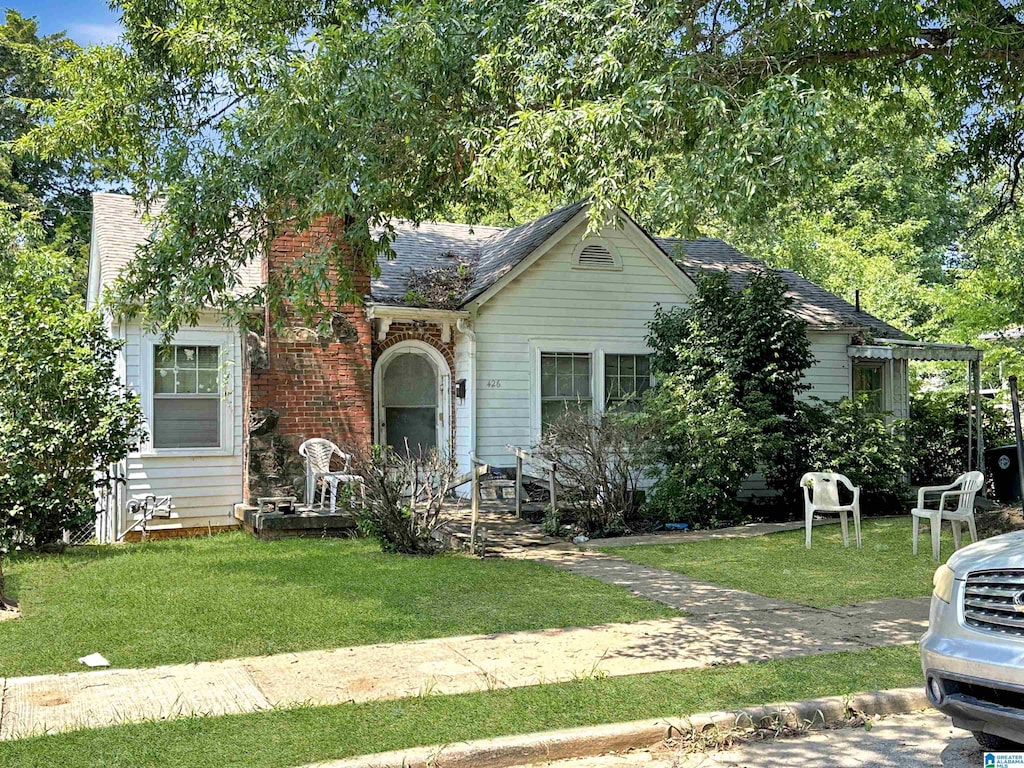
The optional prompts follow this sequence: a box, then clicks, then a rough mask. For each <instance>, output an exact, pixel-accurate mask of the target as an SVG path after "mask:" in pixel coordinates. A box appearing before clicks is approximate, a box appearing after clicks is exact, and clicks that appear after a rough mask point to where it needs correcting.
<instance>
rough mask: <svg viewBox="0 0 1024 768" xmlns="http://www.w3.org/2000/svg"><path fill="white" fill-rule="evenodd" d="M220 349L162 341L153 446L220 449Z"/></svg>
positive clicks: (156, 355) (156, 362)
mask: <svg viewBox="0 0 1024 768" xmlns="http://www.w3.org/2000/svg"><path fill="white" fill-rule="evenodd" d="M220 420H221V392H220V347H217V346H202V345H195V344H161V345H157V346H156V347H155V348H154V350H153V424H152V427H153V436H152V440H153V447H154V448H157V449H159V448H219V447H220V443H221V424H220Z"/></svg>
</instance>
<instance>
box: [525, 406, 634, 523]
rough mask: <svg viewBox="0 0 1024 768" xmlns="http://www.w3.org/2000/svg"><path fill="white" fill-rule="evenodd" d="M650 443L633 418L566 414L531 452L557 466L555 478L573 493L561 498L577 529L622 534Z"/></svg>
mask: <svg viewBox="0 0 1024 768" xmlns="http://www.w3.org/2000/svg"><path fill="white" fill-rule="evenodd" d="M649 442H650V427H649V426H648V422H647V421H646V420H644V419H642V418H641V417H639V416H638V415H637V414H634V413H629V412H627V411H611V412H609V413H606V414H601V415H591V414H589V413H581V412H579V411H576V410H569V411H567V412H566V413H565V415H563V416H562V417H561V418H559V419H558V420H556V421H555V423H554V424H552V425H550V426H549V427H548V428H547V429H546V430H545V433H544V437H543V438H542V439H541V442H540V444H538V445H537V446H536V448H535V449H534V453H535V454H536V455H537V456H538V457H540V458H543V459H547V460H548V461H551V462H554V463H555V464H557V465H558V470H557V475H558V478H559V480H560V481H561V483H562V484H563V485H566V486H568V487H569V488H571V489H572V491H571V492H570V493H568V494H566V495H565V496H564V500H565V501H567V502H568V503H569V504H571V505H572V507H573V509H574V511H575V513H576V515H575V517H576V529H577V530H578V531H579V532H580V533H584V534H586V535H587V536H607V535H610V534H614V533H621V532H623V531H624V530H626V527H627V519H628V518H630V517H633V516H634V515H633V513H635V512H636V510H637V509H638V507H639V504H638V499H639V487H640V482H641V480H642V479H643V476H644V474H645V466H646V458H647V456H648V454H649V451H648V444H649ZM557 522H558V517H557V514H556V515H555V525H557Z"/></svg>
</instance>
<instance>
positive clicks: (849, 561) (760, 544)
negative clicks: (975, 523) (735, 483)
mask: <svg viewBox="0 0 1024 768" xmlns="http://www.w3.org/2000/svg"><path fill="white" fill-rule="evenodd" d="M921 530H922V537H921V540H920V542H919V544H918V554H917V556H916V557H915V556H914V555H913V554H911V527H910V516H909V515H907V517H906V519H892V518H889V519H876V520H871V519H868V520H863V521H862V531H861V532H862V541H863V544H864V547H863V549H859V550H858V549H857V548H856V547H854V546H853V525H852V521H851V525H850V538H851V545H850V548H849V549H844V548H843V539H842V532H841V530H840V527H839V525H828V526H818V527H816V528H815V529H814V531H813V533H812V537H811V549H810V550H807V549H805V548H804V531H803V530H799V531H790V532H786V533H774V534H771V535H768V536H757V537H754V538H748V539H717V540H710V541H694V542H687V543H684V544H666V545H649V546H631V547H614V548H612V547H609V548H606V549H605V550H604V551H605V552H607V553H608V554H611V555H616V556H619V557H624V558H626V559H627V560H633V561H634V562H637V563H643V564H645V565H651V566H655V567H657V568H665V569H667V570H670V571H677V572H678V573H683V574H686V575H687V576H692V577H694V578H697V579H702V580H704V581H711V582H714V583H715V584H722V585H724V586H728V587H734V588H736V589H743V590H746V591H748V592H754V593H756V594H759V595H766V596H768V597H775V598H780V599H782V600H788V601H790V602H794V603H800V604H803V605H811V606H816V607H819V608H825V607H829V606H835V605H849V604H851V603H856V602H861V601H864V600H878V599H881V598H887V597H926V596H927V595H929V594H930V593H931V589H932V582H931V579H932V574H933V573H934V572H935V568H936V563H935V562H934V561H933V560H932V547H931V538H930V537H929V534H928V529H927V525H923V526H922V527H921ZM965 536H966V531H965ZM967 540H968V541H969V538H968V539H967ZM942 548H943V549H942V551H943V553H944V554H945V556H947V557H948V556H949V555H950V554H952V552H953V539H952V536H951V535H950V533H949V529H948V527H947V529H946V531H945V533H944V535H943V542H942Z"/></svg>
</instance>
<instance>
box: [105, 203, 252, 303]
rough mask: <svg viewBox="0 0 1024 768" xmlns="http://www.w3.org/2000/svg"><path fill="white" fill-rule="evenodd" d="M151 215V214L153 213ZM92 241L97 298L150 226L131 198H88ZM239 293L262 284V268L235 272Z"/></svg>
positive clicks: (131, 256) (148, 233)
mask: <svg viewBox="0 0 1024 768" xmlns="http://www.w3.org/2000/svg"><path fill="white" fill-rule="evenodd" d="M154 213H155V211H154ZM92 217H93V221H92V225H93V237H94V238H95V244H96V246H97V249H98V252H99V290H100V294H102V293H103V291H104V290H105V289H106V288H107V286H109V285H110V284H111V283H113V281H114V280H115V278H117V276H118V275H119V274H120V273H121V270H122V269H124V267H125V266H126V265H127V264H128V263H129V262H130V261H131V260H132V259H134V258H135V251H136V249H137V248H138V247H139V246H140V245H142V244H144V243H145V242H146V241H147V240H149V238H150V236H151V235H152V234H153V226H152V224H151V223H150V222H148V221H146V220H145V218H144V216H143V213H142V211H140V210H139V208H138V206H137V205H136V203H135V200H134V198H132V197H130V196H128V195H118V194H114V193H112V192H94V193H93V196H92ZM238 277H239V279H240V281H241V285H240V286H239V291H241V292H243V293H244V292H246V291H249V290H251V289H252V288H255V287H258V286H259V285H261V284H262V282H263V264H262V263H261V262H254V263H250V264H247V265H246V266H245V267H242V268H241V269H239V271H238Z"/></svg>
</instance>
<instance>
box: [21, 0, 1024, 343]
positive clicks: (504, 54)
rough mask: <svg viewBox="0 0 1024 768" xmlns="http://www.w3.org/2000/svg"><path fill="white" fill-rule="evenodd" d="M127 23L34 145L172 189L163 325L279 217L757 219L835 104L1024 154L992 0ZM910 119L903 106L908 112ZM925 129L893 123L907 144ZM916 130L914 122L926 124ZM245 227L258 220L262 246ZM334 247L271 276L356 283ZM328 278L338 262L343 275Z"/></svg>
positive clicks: (223, 14) (974, 160)
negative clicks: (551, 207)
mask: <svg viewBox="0 0 1024 768" xmlns="http://www.w3.org/2000/svg"><path fill="white" fill-rule="evenodd" d="M115 5H116V6H118V7H120V9H121V11H122V17H123V22H124V25H125V29H126V34H125V40H124V42H123V44H122V45H120V46H118V47H104V48H95V49H91V50H90V51H88V53H87V54H86V55H85V57H84V60H83V61H81V62H79V63H77V64H76V65H74V66H68V67H63V68H61V70H60V81H59V82H60V88H61V92H62V96H63V98H62V99H61V100H59V101H57V102H55V103H53V104H50V105H48V106H46V107H45V108H44V110H43V114H44V115H45V118H46V120H45V124H44V125H43V127H41V128H40V129H39V130H38V131H37V132H36V133H35V134H34V135H32V136H31V138H30V139H29V140H28V141H26V142H25V143H26V144H31V146H33V147H34V148H36V149H39V150H41V151H42V152H43V153H44V155H45V156H47V157H61V156H65V155H66V154H68V153H70V152H75V153H78V156H79V157H83V158H85V159H87V160H89V161H91V162H94V163H100V164H102V165H103V166H104V167H105V168H106V169H107V170H109V171H110V172H112V173H115V174H116V175H118V176H121V177H123V178H125V179H126V180H127V181H128V182H129V183H130V184H131V186H132V188H133V189H135V190H136V191H137V193H138V195H139V196H140V198H141V199H142V200H143V201H145V202H150V203H152V202H155V201H156V200H158V199H159V200H162V201H164V206H163V208H162V214H161V216H160V227H159V231H158V235H157V236H156V237H155V238H154V240H153V242H152V243H150V244H149V245H147V246H146V248H145V249H144V253H143V258H141V259H140V260H138V261H137V262H136V265H135V267H134V268H133V269H132V270H131V271H130V272H129V273H128V274H127V275H126V277H125V280H124V281H123V284H122V290H121V298H122V300H124V301H126V302H130V303H132V304H133V305H135V306H136V308H138V309H140V310H142V311H143V312H145V313H146V315H147V316H148V318H149V319H150V320H152V321H153V322H159V323H164V324H166V325H169V326H171V327H173V326H174V325H175V324H177V323H180V322H182V321H185V320H188V319H190V318H191V317H193V316H194V312H195V308H196V307H198V306H200V305H201V304H204V303H207V304H208V303H211V302H213V303H217V304H221V305H224V306H227V307H228V308H231V307H232V306H233V305H234V300H233V299H232V298H231V296H232V292H231V290H230V289H231V288H232V287H233V285H232V283H233V280H232V277H231V273H232V271H233V270H234V269H235V268H236V267H237V266H238V265H239V264H241V263H243V262H244V261H246V260H248V259H250V258H252V256H253V255H254V253H256V252H257V251H259V250H260V249H261V248H262V240H263V238H264V237H265V236H267V235H272V234H273V232H274V231H275V229H276V228H277V227H279V226H280V225H281V224H282V222H283V221H284V220H285V219H292V221H293V223H295V224H297V225H298V226H300V227H301V226H303V225H304V224H305V223H307V222H309V221H311V220H313V219H315V218H317V217H319V216H321V215H323V214H325V213H333V214H339V215H341V216H342V217H343V218H344V220H345V222H346V224H347V227H348V233H347V234H348V239H349V240H350V241H351V242H353V243H354V244H356V245H357V246H359V247H360V248H361V249H362V251H363V252H364V253H365V255H366V257H367V258H368V259H372V258H373V257H374V256H375V255H376V253H375V250H374V249H375V246H374V245H373V244H372V242H371V241H370V237H369V229H370V227H371V226H372V225H376V224H379V223H381V222H386V221H387V219H388V217H391V216H401V217H405V218H411V219H422V218H425V217H428V216H435V215H438V214H439V212H445V211H448V210H450V209H451V207H452V206H453V205H458V206H460V210H462V211H465V212H466V215H467V216H470V217H475V216H476V215H482V214H483V213H484V212H486V211H492V210H493V209H494V208H495V207H496V206H498V205H499V204H501V203H503V202H507V201H503V200H502V190H503V188H504V186H503V184H502V183H501V181H502V179H503V178H504V177H505V176H507V175H513V176H517V177H521V178H523V179H524V180H525V182H526V184H527V185H528V186H529V188H530V189H531V192H533V193H536V194H541V195H550V196H553V197H558V198H573V197H580V196H583V195H587V194H591V195H593V196H594V197H595V198H596V200H597V202H598V203H599V205H597V206H595V209H594V210H595V216H597V215H599V213H600V210H601V208H602V206H603V205H604V204H608V203H612V202H615V203H619V204H622V205H624V206H625V207H627V208H628V209H630V210H634V211H641V212H644V213H645V214H646V215H645V217H644V218H645V219H646V221H647V223H650V224H652V225H654V226H656V227H657V228H659V229H665V230H671V231H678V232H688V231H691V230H692V229H693V228H694V226H695V225H696V224H697V223H698V222H699V221H700V220H701V219H702V217H709V216H711V217H719V218H724V217H728V218H729V220H730V221H733V222H742V221H753V220H757V219H759V218H762V217H763V216H764V214H765V212H766V211H767V210H769V209H770V208H771V207H772V206H773V205H774V204H775V201H777V200H778V199H780V198H782V197H786V196H794V195H802V194H803V193H804V192H805V191H806V190H807V189H808V188H809V186H810V185H811V184H812V182H813V181H814V180H815V178H816V177H817V176H818V175H819V174H820V171H821V169H822V168H823V164H824V163H825V161H826V160H827V158H828V157H829V150H830V147H829V135H828V131H827V130H826V126H825V121H826V119H827V118H828V116H829V110H831V109H833V108H834V105H835V104H836V103H838V102H839V101H841V100H843V99H859V98H865V97H875V96H877V97H878V98H886V97H887V95H888V94H891V93H892V92H893V90H894V88H900V89H905V88H926V89H927V90H928V92H929V93H931V94H932V95H933V97H934V104H935V107H936V109H935V114H934V119H935V120H936V121H937V123H938V125H939V126H940V127H941V129H942V130H943V131H944V132H946V133H947V134H949V135H950V136H953V137H954V138H955V141H954V142H953V143H952V152H951V157H950V158H949V161H950V163H951V164H952V166H954V167H956V168H958V169H959V178H962V179H966V180H968V181H970V180H975V179H990V178H992V177H994V176H997V175H999V174H1000V173H1005V174H1006V178H1007V183H1006V184H1004V185H1003V186H1002V187H1001V189H1000V200H999V201H998V205H997V210H996V213H998V212H1000V211H1003V210H1007V209H1010V208H1012V206H1013V205H1014V204H1015V202H1016V198H1017V196H1018V181H1019V176H1018V173H1017V171H1018V169H1019V167H1020V158H1021V156H1022V152H1024V123H1022V121H1021V116H1022V114H1021V108H1020V103H1021V100H1022V97H1024V78H1022V77H1021V69H1022V63H1024V25H1022V24H1021V22H1020V21H1019V20H1018V18H1017V16H1016V14H1015V12H1016V10H1017V8H1016V5H1017V4H1016V3H1015V4H1014V5H1012V6H1004V5H1001V4H1000V3H999V2H998V0H957V1H956V2H953V1H952V0H938V1H937V2H932V3H928V4H913V3H906V2H904V0H873V1H868V0H844V1H843V2H839V1H838V0H831V1H826V2H810V1H808V2H797V3H793V2H781V1H777V0H768V2H764V3H757V4H752V3H748V2H745V1H737V0H717V1H715V2H701V1H700V0H697V1H696V2H693V3H675V2H665V1H664V0H649V1H648V2H626V3H623V2H621V0H474V1H473V2H469V1H468V0H425V2H414V3H410V2H389V1H386V0H379V1H377V2H374V1H372V0H358V1H356V2H353V1H345V0H327V2H324V1H323V0H317V2H310V0H289V1H288V2H280V0H244V2H243V1H242V0H225V1H224V2H220V3H216V4H211V3H208V2H205V0H177V1H176V2H173V3H172V2H170V0H122V1H121V2H120V3H116V2H115ZM911 117H912V116H911ZM917 128H918V126H917V125H915V124H914V120H913V119H908V121H907V124H906V132H904V133H902V134H899V135H894V136H893V137H892V140H896V139H897V138H899V139H912V138H913V137H914V135H915V133H916V131H917ZM933 129H934V128H933V126H928V130H929V131H931V130H933ZM254 234H258V235H259V236H257V237H254V236H253V235H254ZM332 268H334V269H338V270H341V259H340V258H338V257H337V254H336V253H335V252H334V249H333V248H332V247H331V244H330V243H324V244H323V247H322V248H318V249H314V252H312V253H310V254H309V256H308V258H307V259H306V260H305V261H303V262H300V263H299V264H298V265H297V266H296V269H295V271H294V273H292V274H288V275H284V276H282V277H281V279H280V280H279V281H278V282H276V283H275V284H273V285H271V286H270V287H269V289H268V291H267V295H266V296H262V295H260V296H254V297H251V298H252V300H257V301H262V300H264V299H269V301H270V302H271V305H272V306H275V305H276V303H277V302H278V301H279V300H280V298H281V297H283V296H289V297H291V298H293V299H295V300H296V301H297V305H298V306H299V308H300V309H302V310H304V311H306V312H307V314H309V315H311V316H312V315H315V314H316V311H317V308H318V300H319V295H320V294H322V292H323V289H325V288H327V289H329V291H330V292H333V293H334V295H335V296H336V297H337V298H338V299H347V298H351V297H352V295H351V291H350V289H349V284H348V282H347V281H345V280H343V279H342V280H330V279H328V276H329V274H330V273H331V269H332ZM342 271H343V270H342Z"/></svg>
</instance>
